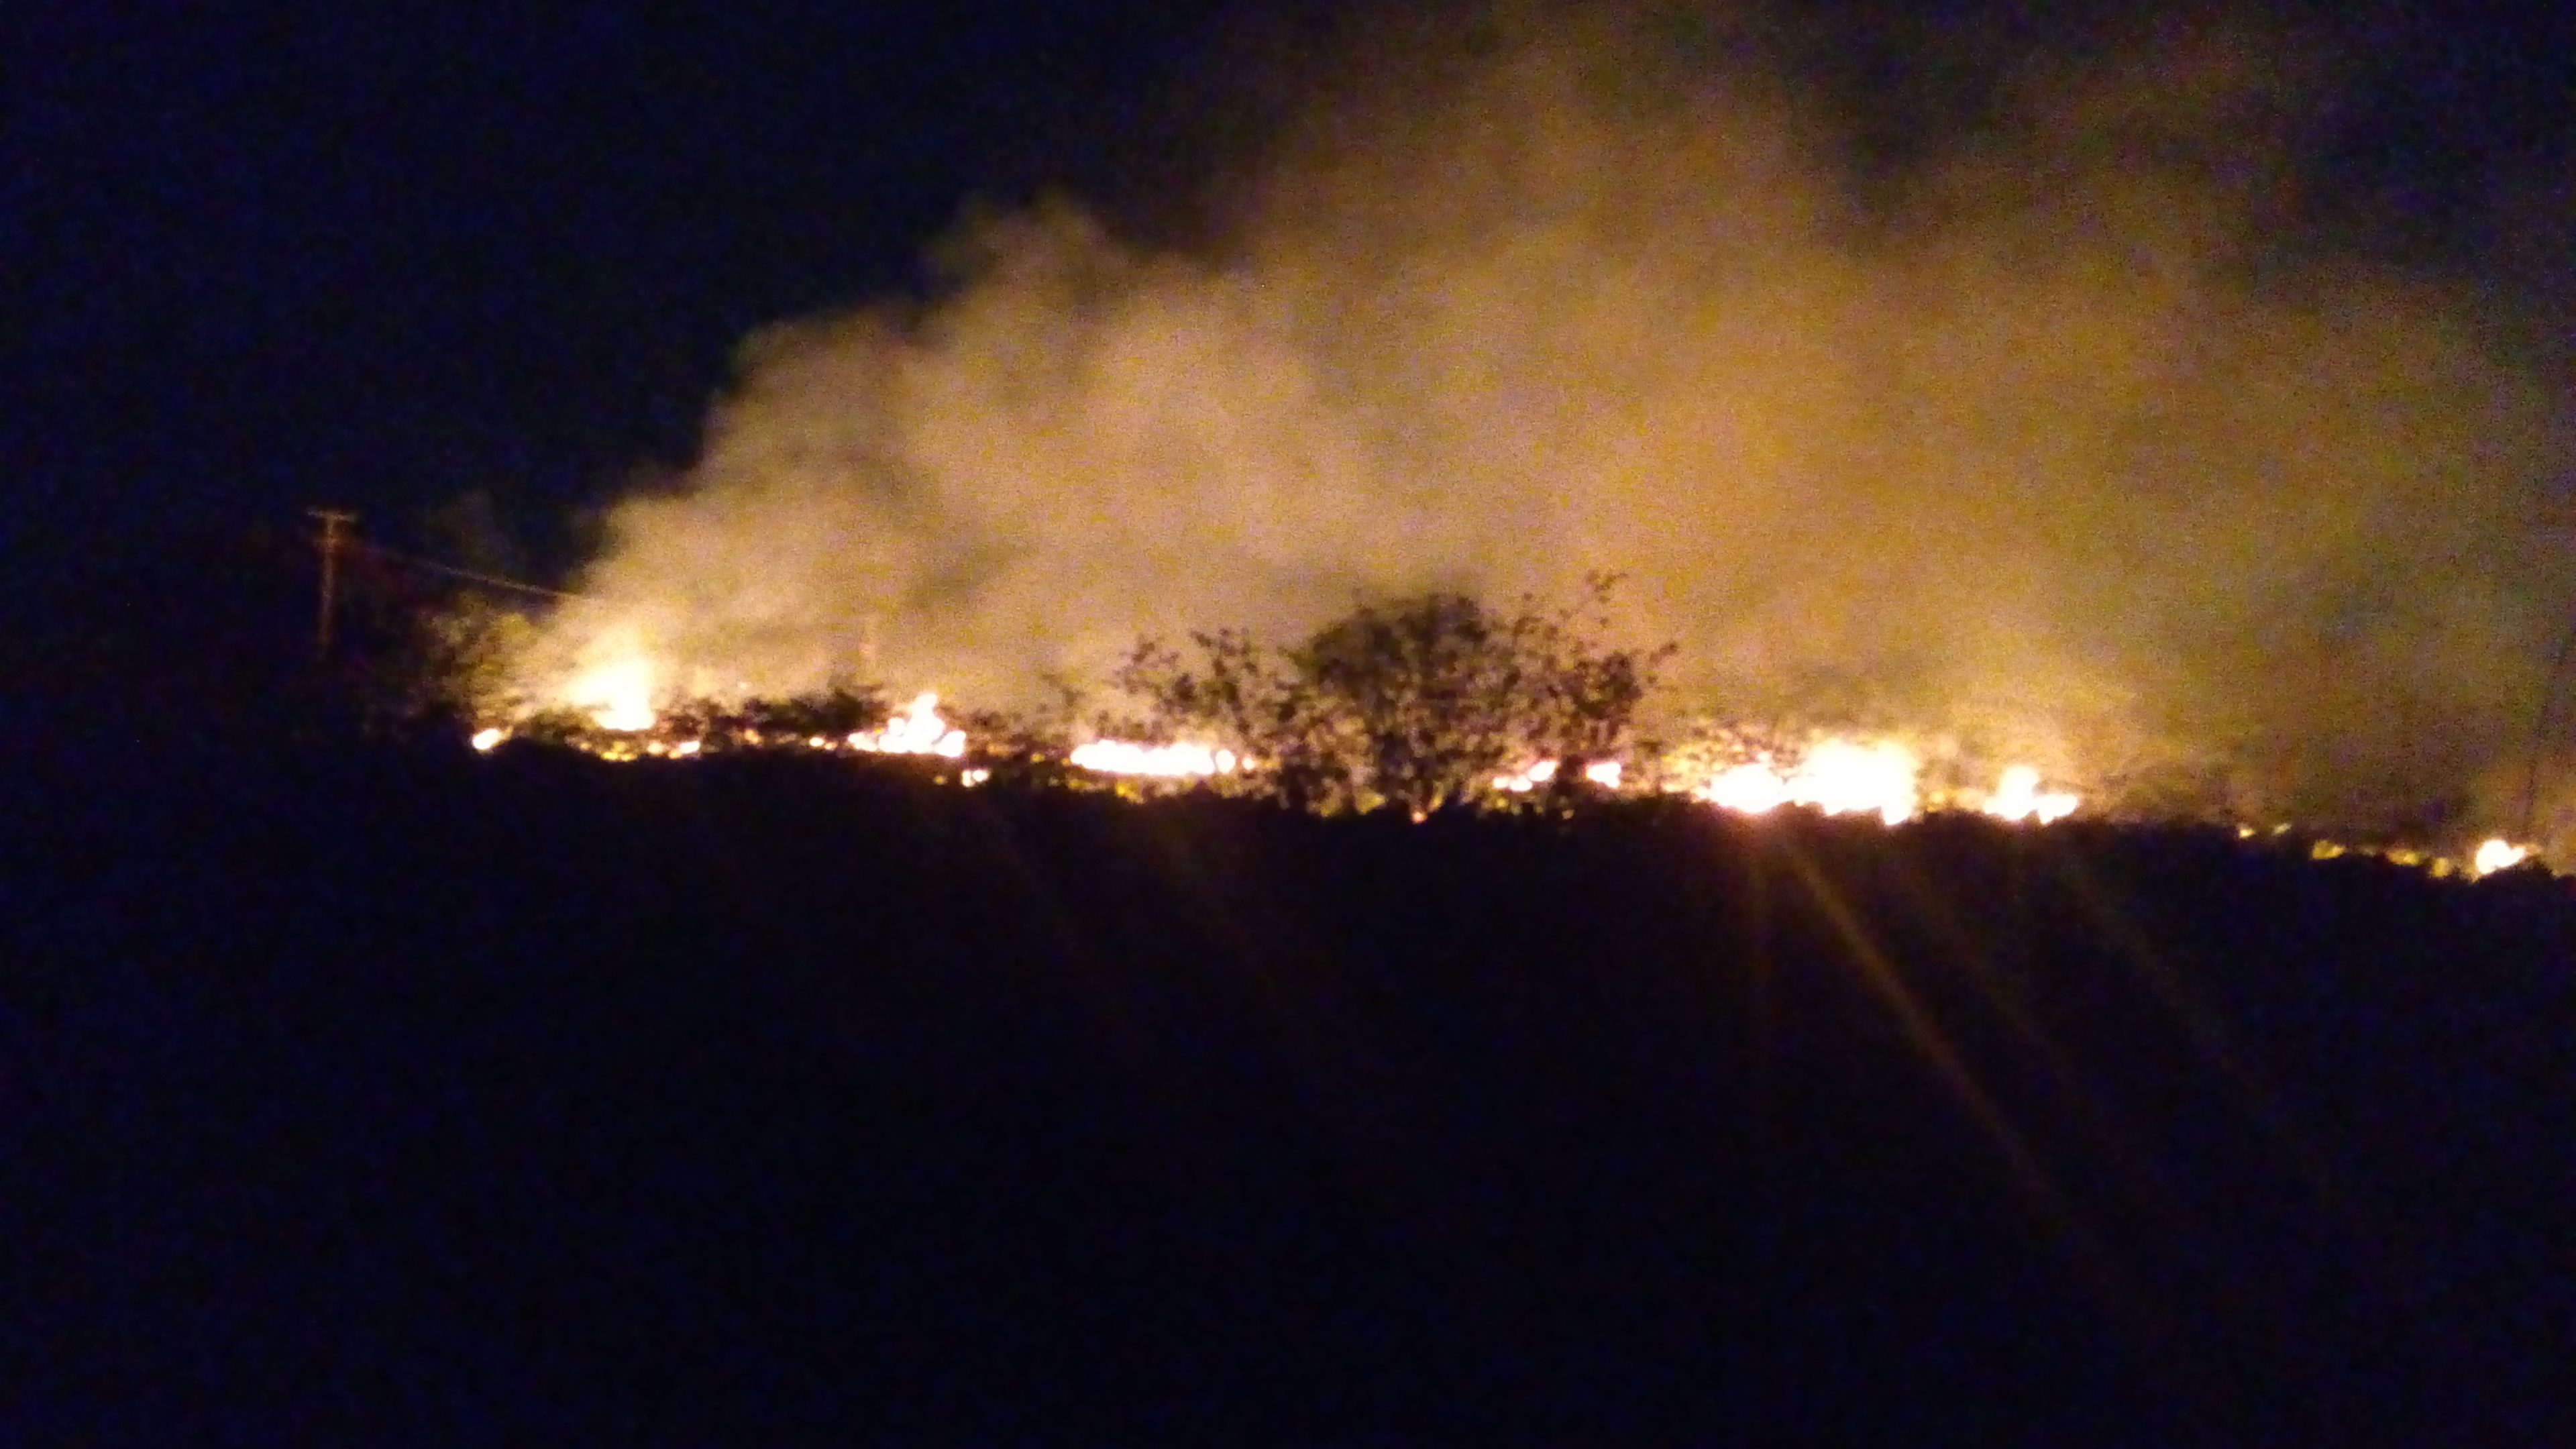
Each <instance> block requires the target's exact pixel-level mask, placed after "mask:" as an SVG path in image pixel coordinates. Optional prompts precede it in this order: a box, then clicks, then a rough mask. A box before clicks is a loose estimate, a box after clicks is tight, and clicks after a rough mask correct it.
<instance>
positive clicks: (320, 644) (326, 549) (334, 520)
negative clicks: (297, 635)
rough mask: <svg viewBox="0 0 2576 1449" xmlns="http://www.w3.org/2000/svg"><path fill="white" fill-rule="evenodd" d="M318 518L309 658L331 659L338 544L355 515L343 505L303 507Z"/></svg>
mask: <svg viewBox="0 0 2576 1449" xmlns="http://www.w3.org/2000/svg"><path fill="white" fill-rule="evenodd" d="M304 511H305V512H306V513H309V514H311V515H312V516H313V517H315V518H318V519H320V520H321V521H322V537H321V539H320V540H319V542H320V544H321V548H322V608H321V613H320V615H319V616H318V617H317V618H316V619H315V620H314V624H313V657H314V658H316V659H319V660H322V661H324V662H326V663H327V662H329V660H330V658H331V631H332V623H333V621H334V620H335V619H336V618H337V617H338V615H339V603H340V544H341V542H342V540H343V539H344V538H345V537H346V535H345V534H344V533H343V532H342V530H343V529H346V528H349V527H351V526H353V525H355V524H356V523H357V521H358V515H356V514H355V513H352V512H350V511H348V510H347V509H345V508H308V509H306V510H304Z"/></svg>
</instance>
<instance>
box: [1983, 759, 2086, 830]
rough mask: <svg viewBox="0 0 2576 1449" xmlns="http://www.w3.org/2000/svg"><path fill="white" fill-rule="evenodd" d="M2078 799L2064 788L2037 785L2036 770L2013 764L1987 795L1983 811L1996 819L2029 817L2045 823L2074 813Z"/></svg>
mask: <svg viewBox="0 0 2576 1449" xmlns="http://www.w3.org/2000/svg"><path fill="white" fill-rule="evenodd" d="M2079 803H2081V802H2080V801H2078V800H2077V799H2076V797H2075V796H2073V795H2070V794H2067V793H2066V792H2064V791H2043V790H2041V789H2040V788H2039V771H2037V770H2034V769H2032V768H2031V767H2030V766H2028V765H2015V766H2013V767H2012V768H2011V769H2009V770H2006V771H2004V777H2003V780H2002V782H2001V783H1999V784H1997V785H1996V786H1995V793H1993V794H1992V795H1989V796H1987V797H1986V804H1985V812H1986V813H1987V814H1988V815H1992V816H1994V817H1995V818H1996V819H1998V820H2031V821H2036V822H2038V823H2039V824H2041V825H2046V824H2048V823H2049V822H2050V821H2052V820H2063V819H2065V818H2066V817H2067V816H2069V815H2072V814H2074V813H2075V807H2076V806H2077V805H2078V804H2079Z"/></svg>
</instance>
